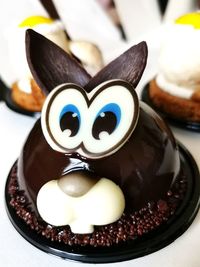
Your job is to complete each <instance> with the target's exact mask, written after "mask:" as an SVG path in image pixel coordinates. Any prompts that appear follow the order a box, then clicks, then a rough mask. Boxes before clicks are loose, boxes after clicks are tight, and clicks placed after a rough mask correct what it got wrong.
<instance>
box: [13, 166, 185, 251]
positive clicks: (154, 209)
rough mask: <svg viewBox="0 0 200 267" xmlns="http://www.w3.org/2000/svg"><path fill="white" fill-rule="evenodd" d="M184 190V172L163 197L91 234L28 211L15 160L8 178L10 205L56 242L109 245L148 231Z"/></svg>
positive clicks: (169, 214)
mask: <svg viewBox="0 0 200 267" xmlns="http://www.w3.org/2000/svg"><path fill="white" fill-rule="evenodd" d="M186 190H187V179H186V177H185V175H180V178H179V179H178V180H177V181H176V182H175V184H174V186H173V188H172V190H171V191H168V192H167V195H166V198H165V200H164V199H160V200H158V201H157V202H149V203H147V205H146V206H145V207H143V208H142V209H140V210H139V211H135V212H133V213H124V214H123V215H122V217H121V218H120V219H119V220H118V221H116V222H115V223H112V224H109V225H106V226H98V227H97V226H96V227H95V231H94V232H93V233H92V234H74V233H72V232H71V230H70V227H69V226H65V227H53V226H51V225H48V224H47V223H45V222H44V221H42V220H41V219H38V218H37V217H36V215H35V214H34V212H32V211H31V209H30V207H29V204H28V199H27V198H26V195H25V192H24V191H20V190H19V186H18V182H17V163H15V165H14V166H13V167H12V169H11V172H10V176H9V182H8V195H9V197H10V205H11V206H12V207H13V208H14V209H15V211H16V214H17V215H18V216H19V217H20V218H21V219H22V220H23V221H24V222H25V223H26V224H27V225H28V226H29V227H30V229H32V230H33V231H35V232H36V233H37V234H38V235H41V236H44V237H46V238H47V239H49V240H51V241H52V242H60V243H64V244H67V245H69V246H76V247H77V246H81V247H83V246H87V247H88V246H89V247H91V246H92V247H110V246H113V245H117V244H123V243H125V241H129V240H136V239H138V238H139V237H142V236H145V235H146V234H147V233H149V232H150V231H153V230H155V229H157V228H158V227H159V226H161V225H163V224H165V223H166V222H167V221H168V220H169V218H171V217H172V216H173V214H174V213H175V211H176V210H177V208H178V207H179V206H180V204H181V202H182V200H183V199H184V195H185V193H186Z"/></svg>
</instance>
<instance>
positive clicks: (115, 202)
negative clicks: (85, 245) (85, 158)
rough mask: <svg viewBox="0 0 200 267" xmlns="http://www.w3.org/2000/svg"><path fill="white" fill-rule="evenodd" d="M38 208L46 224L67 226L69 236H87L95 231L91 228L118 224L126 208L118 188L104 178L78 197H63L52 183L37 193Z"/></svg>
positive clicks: (56, 184)
mask: <svg viewBox="0 0 200 267" xmlns="http://www.w3.org/2000/svg"><path fill="white" fill-rule="evenodd" d="M37 208H38V212H39V214H40V216H41V217H42V218H43V220H44V221H46V222H47V223H49V224H52V225H54V226H63V225H69V226H70V227H71V230H72V232H74V233H80V234H86V233H92V232H93V231H94V225H106V224H110V223H112V222H114V221H116V220H118V219H119V218H120V217H121V215H122V213H123V211H124V208H125V198H124V195H123V193H122V190H121V189H120V187H119V186H117V185H116V184H115V183H114V182H112V181H111V180H108V179H106V178H101V179H100V180H99V181H98V182H96V183H95V184H94V186H92V188H91V189H90V190H89V191H88V192H87V193H86V194H84V195H82V196H80V197H72V196H69V195H67V194H65V193H64V192H63V190H62V189H61V188H60V186H59V185H58V180H52V181H50V182H48V183H46V184H45V185H44V186H43V187H42V188H41V189H40V191H39V193H38V196H37Z"/></svg>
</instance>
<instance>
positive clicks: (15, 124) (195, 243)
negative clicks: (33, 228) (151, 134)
mask: <svg viewBox="0 0 200 267" xmlns="http://www.w3.org/2000/svg"><path fill="white" fill-rule="evenodd" d="M1 1H2V0H1ZM138 2H139V1H137V3H138ZM161 33H162V29H160V28H159V29H156V30H155V31H153V32H151V33H148V34H147V33H145V34H144V35H143V36H142V37H138V40H147V43H148V46H149V57H148V64H147V68H146V70H145V73H144V76H143V78H142V80H141V82H140V84H139V86H138V88H137V92H138V94H139V95H140V93H141V90H142V87H143V86H144V84H145V83H146V82H147V81H149V79H150V78H151V77H153V75H154V74H155V73H156V66H157V64H156V59H157V54H158V47H159V37H160V36H161ZM134 42H136V40H135V41H134ZM129 46H130V45H129ZM124 49H125V46H120V47H118V48H117V49H115V50H113V49H112V53H111V52H110V51H107V54H108V55H109V57H110V58H113V57H114V56H116V55H118V53H119V51H120V52H121V51H122V50H124ZM34 122H35V119H33V118H30V117H27V116H23V115H19V114H17V113H15V112H13V111H11V110H9V109H8V108H7V107H6V105H5V104H4V103H2V102H0V266H2V267H11V266H12V267H15V266H20V267H25V266H29V267H36V266H37V267H38V266H42V267H46V266H54V267H58V266H59V267H64V266H68V267H72V266H74V267H76V266H81V264H79V263H74V262H67V261H64V260H62V259H59V258H57V257H55V256H51V255H48V254H46V253H44V252H42V251H40V250H39V249H37V248H35V247H34V246H32V245H31V244H29V243H28V242H27V241H26V240H25V239H23V238H22V237H21V236H20V234H19V233H18V232H17V231H16V230H15V229H14V227H13V226H12V225H11V223H10V221H9V219H8V217H7V214H6V211H5V205H4V187H5V182H6V178H7V175H8V172H9V171H10V168H11V166H12V164H13V163H14V161H15V160H16V158H17V157H18V156H19V153H20V150H21V148H22V145H23V143H24V141H25V138H26V136H27V134H28V132H29V131H30V129H31V128H32V126H33V124H34ZM172 130H173V132H174V134H175V136H176V138H177V139H178V140H179V141H181V142H182V143H183V144H184V145H185V146H186V147H187V148H188V150H189V151H190V152H191V154H192V155H193V156H194V158H195V159H196V162H197V164H198V166H200V152H199V150H200V134H199V133H194V132H190V131H186V130H181V129H178V128H172ZM199 251H200V213H198V215H197V216H196V219H195V220H194V222H193V223H192V225H191V226H190V227H189V229H188V230H187V231H186V232H185V233H184V234H183V235H182V236H181V237H179V238H178V239H177V240H176V241H175V242H173V243H172V244H170V245H169V246H167V247H165V248H164V249H161V250H159V251H158V252H155V253H153V254H151V255H148V256H145V257H142V258H138V259H135V260H131V261H126V262H121V263H115V264H108V265H109V266H113V267H116V266H122V267H123V266H124V267H129V266H137V267H161V266H162V267H199V266H200V256H199ZM84 266H93V265H91V264H89V265H88V264H84ZM98 266H105V265H98Z"/></svg>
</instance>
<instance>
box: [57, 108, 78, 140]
mask: <svg viewBox="0 0 200 267" xmlns="http://www.w3.org/2000/svg"><path fill="white" fill-rule="evenodd" d="M59 123H60V129H61V130H62V132H63V131H65V130H68V132H69V136H70V137H73V136H75V135H76V134H77V133H78V131H79V128H80V124H81V116H80V112H79V110H78V108H77V107H76V106H75V105H73V104H69V105H66V106H65V107H64V108H63V109H62V111H61V113H60V116H59Z"/></svg>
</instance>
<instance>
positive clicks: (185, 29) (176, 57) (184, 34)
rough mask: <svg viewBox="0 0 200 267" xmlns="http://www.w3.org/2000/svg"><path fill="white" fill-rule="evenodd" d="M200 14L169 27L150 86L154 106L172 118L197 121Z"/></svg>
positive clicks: (198, 114) (199, 77)
mask: <svg viewBox="0 0 200 267" xmlns="http://www.w3.org/2000/svg"><path fill="white" fill-rule="evenodd" d="M199 47H200V12H194V13H190V14H186V15H183V16H181V17H179V18H178V19H177V20H176V21H175V22H174V23H173V24H172V25H171V24H170V25H169V28H168V32H167V33H166V38H165V39H164V41H163V44H162V47H161V51H160V56H159V71H158V74H157V76H156V78H155V79H154V80H152V81H151V83H150V89H149V95H150V98H151V100H152V102H153V104H154V105H155V106H156V107H158V108H159V109H160V110H161V111H164V112H165V113H167V114H170V115H172V116H173V117H174V118H178V119H183V120H186V121H192V122H200V49H199Z"/></svg>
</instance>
